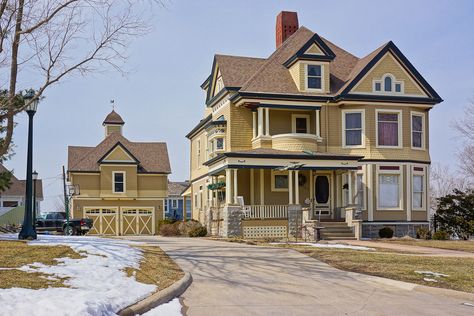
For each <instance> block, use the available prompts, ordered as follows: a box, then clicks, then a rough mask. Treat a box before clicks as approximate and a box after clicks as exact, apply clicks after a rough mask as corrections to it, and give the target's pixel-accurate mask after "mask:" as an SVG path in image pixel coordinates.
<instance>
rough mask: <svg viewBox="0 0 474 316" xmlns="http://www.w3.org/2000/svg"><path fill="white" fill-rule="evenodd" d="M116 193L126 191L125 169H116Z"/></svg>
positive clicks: (114, 188)
mask: <svg viewBox="0 0 474 316" xmlns="http://www.w3.org/2000/svg"><path fill="white" fill-rule="evenodd" d="M113 178H114V187H113V191H114V193H124V192H125V172H123V171H114V172H113Z"/></svg>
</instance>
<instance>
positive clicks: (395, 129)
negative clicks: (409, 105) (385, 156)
mask: <svg viewBox="0 0 474 316" xmlns="http://www.w3.org/2000/svg"><path fill="white" fill-rule="evenodd" d="M376 117H377V146H379V147H389V148H390V147H392V148H394V147H402V135H401V134H402V132H401V131H402V126H401V125H402V123H401V111H381V110H377V111H376Z"/></svg>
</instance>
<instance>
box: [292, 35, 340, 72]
mask: <svg viewBox="0 0 474 316" xmlns="http://www.w3.org/2000/svg"><path fill="white" fill-rule="evenodd" d="M313 45H316V46H317V48H319V50H320V51H321V52H322V54H321V55H316V54H313V53H308V51H309V50H310V49H311V48H312V46H313ZM335 57H336V54H334V52H333V51H332V50H331V49H330V48H329V46H327V45H326V43H325V42H324V41H323V40H322V39H321V37H319V35H318V34H314V35H313V36H312V37H311V38H310V39H309V40H308V41H307V42H306V44H304V45H303V46H302V47H301V48H300V49H299V50H298V51H297V52H296V54H294V55H293V56H292V57H290V59H288V60H287V61H286V62H285V63H284V64H283V65H284V66H285V67H286V68H289V67H291V65H293V64H294V63H295V62H296V61H297V60H314V61H331V60H333V59H334V58H335Z"/></svg>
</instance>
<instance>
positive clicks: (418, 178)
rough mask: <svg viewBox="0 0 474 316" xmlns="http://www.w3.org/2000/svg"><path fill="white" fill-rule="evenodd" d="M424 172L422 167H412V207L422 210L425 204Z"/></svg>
mask: <svg viewBox="0 0 474 316" xmlns="http://www.w3.org/2000/svg"><path fill="white" fill-rule="evenodd" d="M424 179H425V174H424V168H423V167H414V168H413V176H412V191H413V192H412V207H413V209H414V210H422V209H423V208H424V206H425V198H424V195H425V194H424V193H425V182H424Z"/></svg>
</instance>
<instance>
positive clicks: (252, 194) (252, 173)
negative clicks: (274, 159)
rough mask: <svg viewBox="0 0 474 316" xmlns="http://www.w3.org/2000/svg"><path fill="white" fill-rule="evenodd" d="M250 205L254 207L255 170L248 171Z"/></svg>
mask: <svg viewBox="0 0 474 316" xmlns="http://www.w3.org/2000/svg"><path fill="white" fill-rule="evenodd" d="M250 205H255V169H250Z"/></svg>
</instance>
